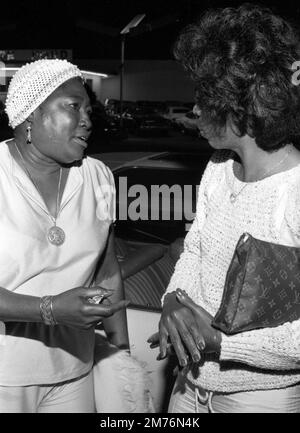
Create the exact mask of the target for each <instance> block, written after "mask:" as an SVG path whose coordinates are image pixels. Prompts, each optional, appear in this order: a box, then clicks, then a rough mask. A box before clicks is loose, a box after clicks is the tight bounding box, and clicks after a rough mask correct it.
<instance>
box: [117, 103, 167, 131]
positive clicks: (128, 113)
mask: <svg viewBox="0 0 300 433" xmlns="http://www.w3.org/2000/svg"><path fill="white" fill-rule="evenodd" d="M124 119H125V124H127V127H128V128H129V129H130V132H132V133H133V134H135V135H147V134H150V135H153V134H156V135H167V134H168V132H169V123H168V122H167V121H166V119H164V118H163V117H161V116H160V115H159V114H158V111H157V110H156V109H155V108H153V106H151V105H150V104H149V106H147V105H144V104H143V105H141V104H137V105H136V106H135V107H133V108H127V109H126V110H125V112H124ZM126 121H127V123H126ZM130 122H131V123H130Z"/></svg>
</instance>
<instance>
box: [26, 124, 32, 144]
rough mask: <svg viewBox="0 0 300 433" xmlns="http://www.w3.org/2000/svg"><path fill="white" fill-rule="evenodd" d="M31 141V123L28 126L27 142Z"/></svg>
mask: <svg viewBox="0 0 300 433" xmlns="http://www.w3.org/2000/svg"><path fill="white" fill-rule="evenodd" d="M30 143H31V125H28V126H27V144H30Z"/></svg>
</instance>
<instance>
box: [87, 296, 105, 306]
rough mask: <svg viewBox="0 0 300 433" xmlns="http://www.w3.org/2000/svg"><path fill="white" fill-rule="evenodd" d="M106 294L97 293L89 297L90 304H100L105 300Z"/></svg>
mask: <svg viewBox="0 0 300 433" xmlns="http://www.w3.org/2000/svg"><path fill="white" fill-rule="evenodd" d="M103 298H104V295H96V296H93V297H92V298H87V300H88V302H89V303H90V304H100V303H101V302H102V301H103Z"/></svg>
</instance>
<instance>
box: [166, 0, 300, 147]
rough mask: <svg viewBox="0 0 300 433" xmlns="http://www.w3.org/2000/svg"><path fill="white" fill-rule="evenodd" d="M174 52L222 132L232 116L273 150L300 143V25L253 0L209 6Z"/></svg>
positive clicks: (240, 131)
mask: <svg viewBox="0 0 300 433" xmlns="http://www.w3.org/2000/svg"><path fill="white" fill-rule="evenodd" d="M174 55H175V58H176V59H177V60H179V61H180V62H181V63H182V64H183V66H184V67H185V68H186V69H187V70H189V71H190V72H191V75H192V78H193V80H194V81H195V84H196V93H195V100H196V103H197V105H198V107H199V109H200V110H201V114H202V115H203V117H204V119H206V120H207V121H208V123H209V124H210V125H211V126H213V127H214V128H216V130H217V131H220V130H221V129H222V128H223V127H224V126H225V124H226V122H227V120H228V119H230V120H231V121H232V122H233V125H234V126H235V129H236V130H237V133H238V135H240V136H244V135H246V134H248V135H249V136H251V137H253V138H255V141H256V144H257V146H258V147H260V148H262V149H264V150H266V151H274V150H276V149H279V148H281V147H283V146H285V145H286V144H287V143H290V142H292V143H294V144H295V145H296V146H297V147H298V146H299V143H300V89H299V86H297V85H295V84H293V82H292V75H293V70H292V65H293V63H294V62H295V61H298V60H300V50H299V37H298V34H297V32H296V30H295V29H294V28H293V27H292V25H291V24H290V23H288V22H287V21H286V20H284V19H283V18H281V17H279V16H276V15H275V14H273V12H272V11H271V10H270V9H267V8H263V7H260V6H257V5H252V4H248V3H246V4H243V5H242V6H240V7H238V8H231V7H229V8H225V9H215V10H209V11H207V12H206V13H205V14H204V15H203V16H202V17H200V18H199V20H198V21H197V22H196V23H195V24H192V25H189V26H188V27H186V28H185V29H184V30H183V31H182V33H181V34H180V35H179V38H178V40H177V41H176V43H175V46H174Z"/></svg>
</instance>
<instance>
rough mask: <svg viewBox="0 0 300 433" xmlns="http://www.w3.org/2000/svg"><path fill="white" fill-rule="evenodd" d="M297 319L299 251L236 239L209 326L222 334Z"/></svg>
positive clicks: (248, 237)
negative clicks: (215, 310) (216, 309)
mask: <svg viewBox="0 0 300 433" xmlns="http://www.w3.org/2000/svg"><path fill="white" fill-rule="evenodd" d="M299 318H300V248H295V247H288V246H285V245H277V244H273V243H269V242H265V241H261V240H258V239H256V238H254V237H252V236H251V235H249V234H243V235H242V236H241V238H240V239H239V241H238V243H237V246H236V249H235V252H234V256H233V258H232V261H231V264H230V266H229V269H228V272H227V277H226V282H225V289H224V293H223V297H222V302H221V305H220V308H219V310H218V312H217V314H216V316H215V318H214V321H213V326H215V327H216V328H218V329H220V330H222V331H223V332H225V333H226V334H235V333H238V332H243V331H249V330H252V329H258V328H264V327H274V326H279V325H282V324H283V323H285V322H293V321H294V320H297V319H299Z"/></svg>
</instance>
